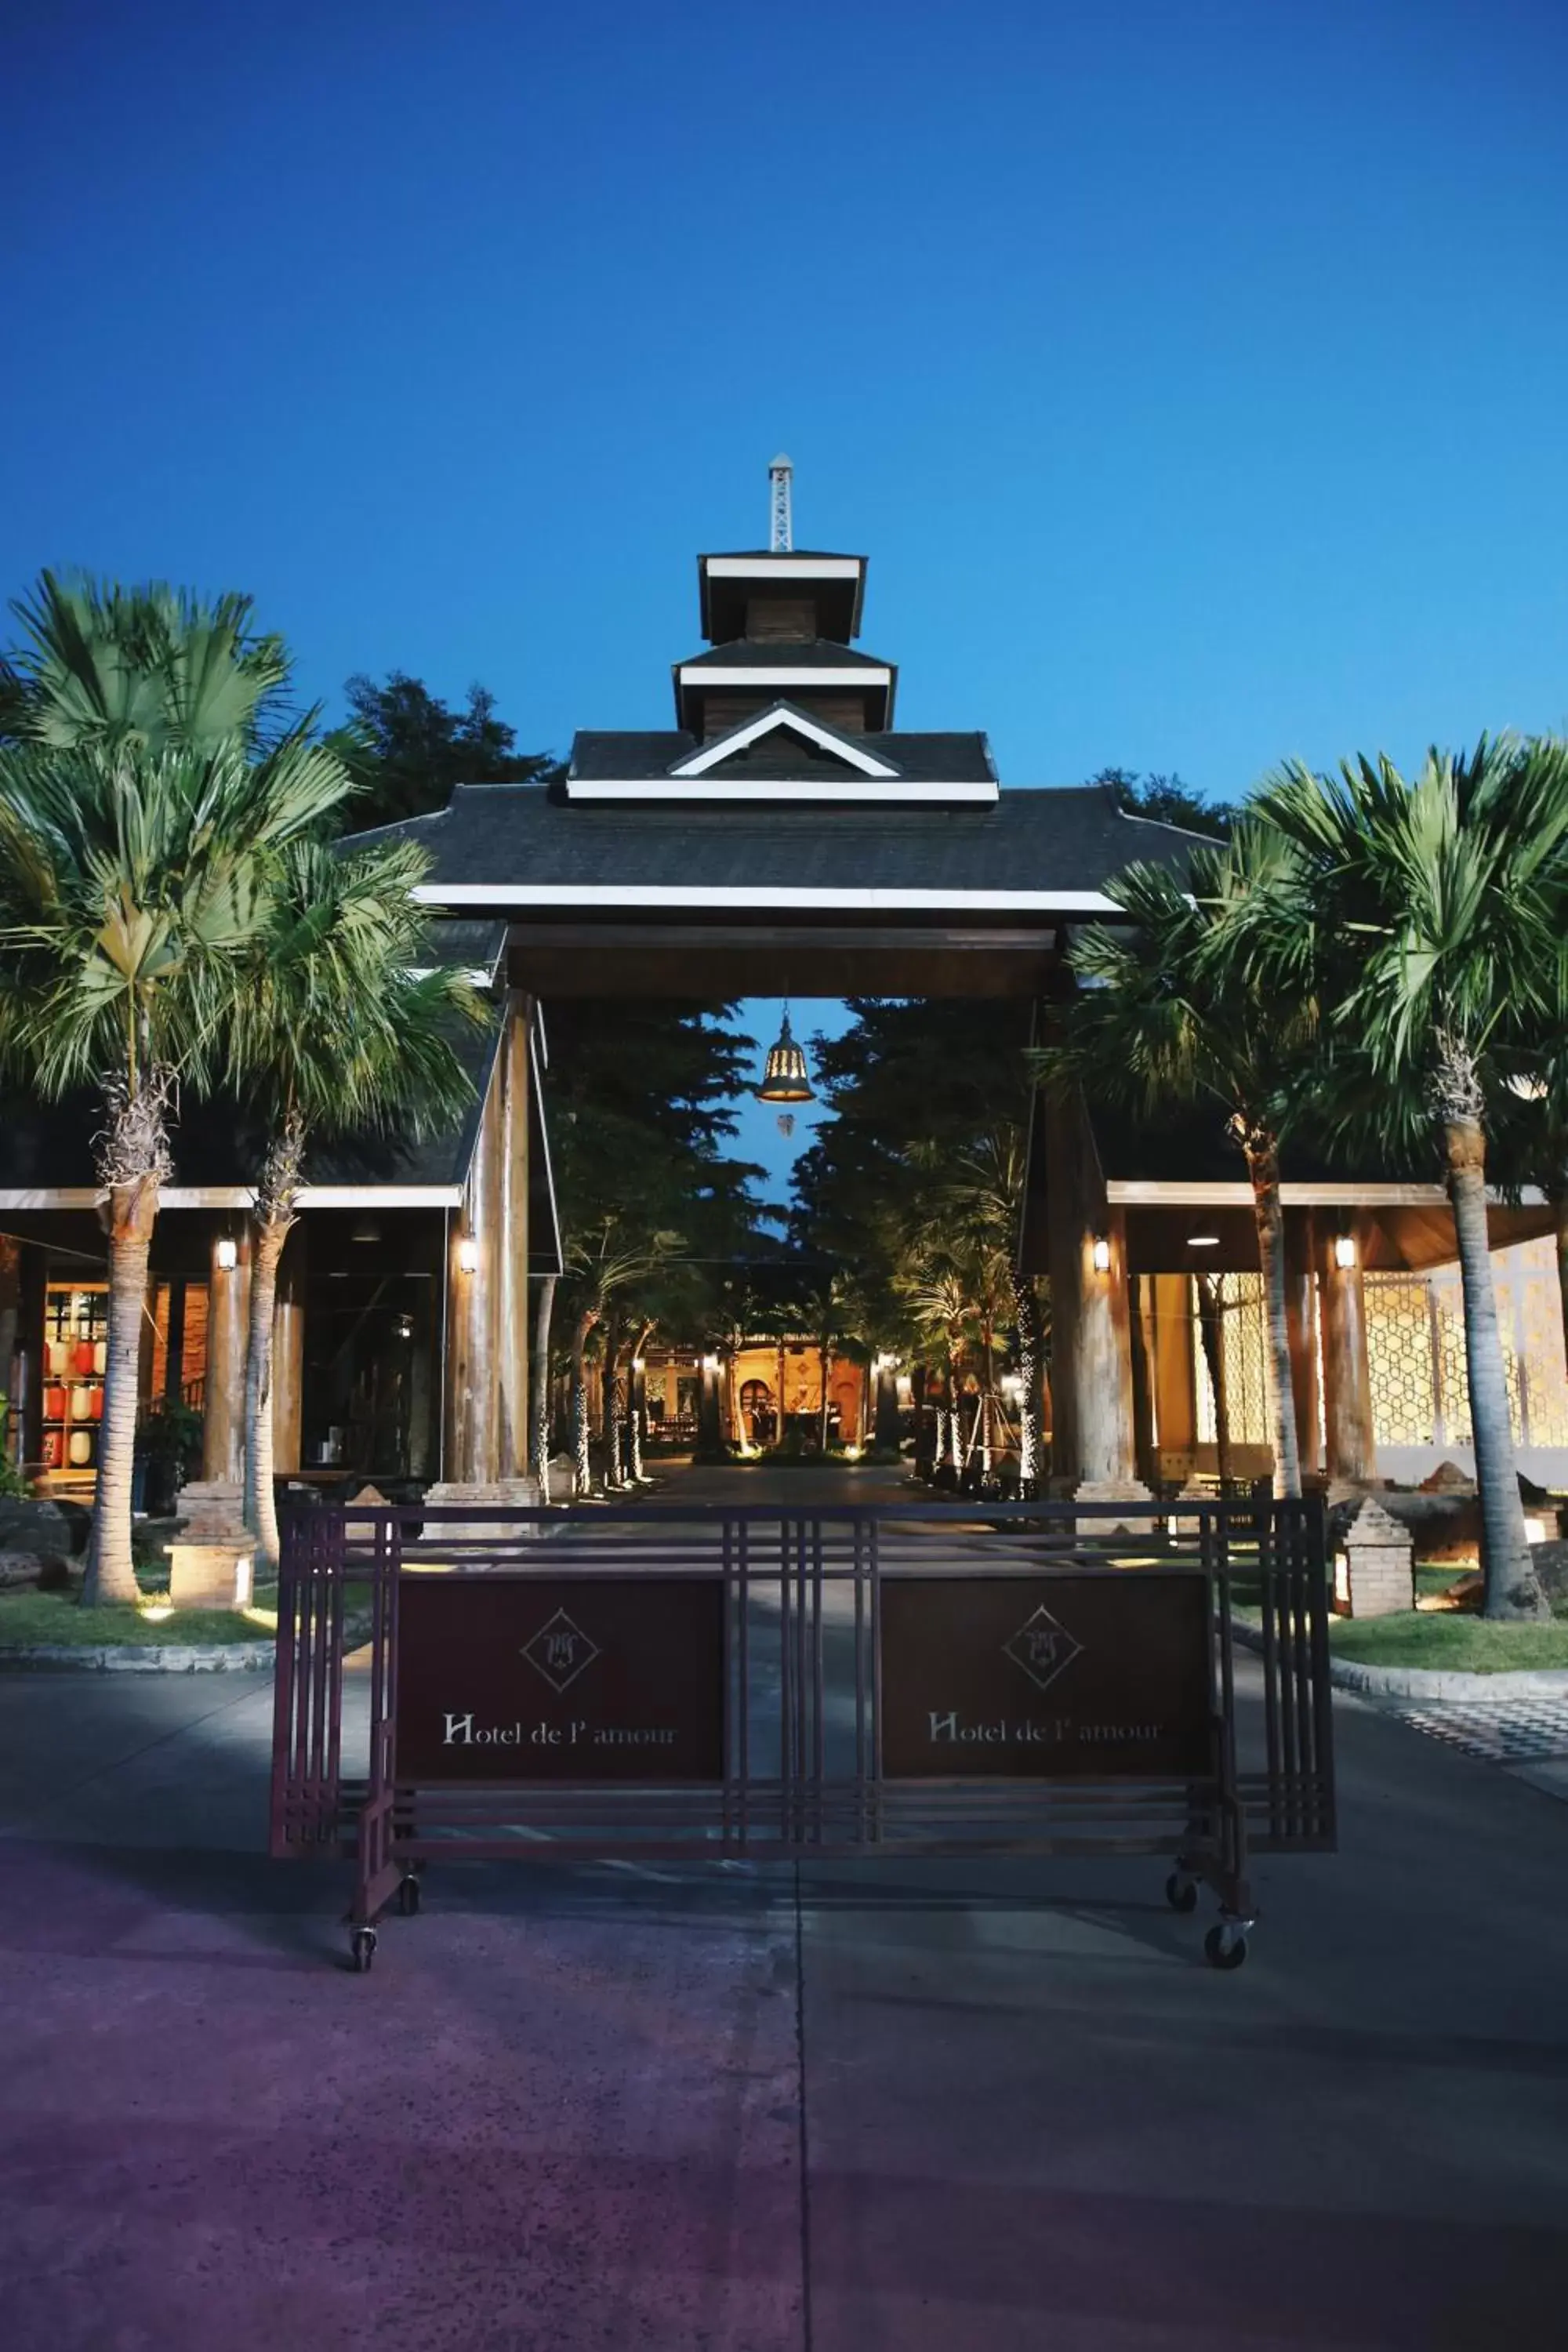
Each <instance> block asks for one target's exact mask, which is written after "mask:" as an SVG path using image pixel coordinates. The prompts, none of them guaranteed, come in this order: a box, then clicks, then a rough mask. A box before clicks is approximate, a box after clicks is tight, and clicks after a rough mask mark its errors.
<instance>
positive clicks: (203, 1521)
mask: <svg viewBox="0 0 1568 2352" xmlns="http://www.w3.org/2000/svg"><path fill="white" fill-rule="evenodd" d="M175 1508H176V1510H177V1511H178V1513H179V1517H180V1518H181V1520H182V1521H183V1522H184V1524H183V1526H182V1528H181V1529H180V1536H181V1540H182V1542H184V1543H187V1544H214V1543H237V1544H248V1543H249V1541H250V1530H249V1528H247V1526H246V1524H245V1489H244V1487H243V1486H240V1484H239V1482H238V1480H237V1479H235V1478H196V1479H193V1480H192V1482H191V1484H190V1485H189V1486H182V1487H181V1489H180V1496H179V1501H178V1503H177V1504H176V1506H175Z"/></svg>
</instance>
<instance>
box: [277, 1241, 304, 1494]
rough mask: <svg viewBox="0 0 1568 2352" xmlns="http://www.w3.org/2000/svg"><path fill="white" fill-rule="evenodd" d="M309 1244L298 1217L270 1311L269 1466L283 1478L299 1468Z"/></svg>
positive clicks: (283, 1260)
mask: <svg viewBox="0 0 1568 2352" xmlns="http://www.w3.org/2000/svg"><path fill="white" fill-rule="evenodd" d="M307 1248H308V1244H307V1241H306V1227H305V1221H304V1219H303V1218H300V1220H299V1221H298V1223H296V1224H295V1226H294V1228H293V1230H292V1232H291V1233H290V1234H289V1238H288V1240H287V1241H286V1242H285V1244H283V1257H282V1261H281V1263H280V1265H279V1268H278V1297H277V1301H276V1303H275V1305H274V1307H273V1310H272V1467H273V1469H274V1471H275V1472H276V1473H277V1474H278V1475H279V1476H283V1475H287V1474H288V1473H289V1472H291V1471H295V1470H298V1469H299V1467H300V1438H301V1434H302V1431H303V1426H304V1405H305V1265H306V1252H307Z"/></svg>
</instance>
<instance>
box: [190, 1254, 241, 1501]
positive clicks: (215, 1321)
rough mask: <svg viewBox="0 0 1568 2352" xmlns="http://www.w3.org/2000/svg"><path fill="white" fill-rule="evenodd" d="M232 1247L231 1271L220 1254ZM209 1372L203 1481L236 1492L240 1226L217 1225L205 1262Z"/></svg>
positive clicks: (238, 1472) (238, 1465)
mask: <svg viewBox="0 0 1568 2352" xmlns="http://www.w3.org/2000/svg"><path fill="white" fill-rule="evenodd" d="M226 1242H231V1243H232V1244H234V1251H235V1262H234V1264H233V1265H227V1266H226V1265H219V1264H218V1253H219V1251H220V1249H221V1248H222V1247H223V1244H225V1243H226ZM207 1268H208V1274H207V1278H208V1283H209V1288H208V1291H207V1302H208V1303H207V1371H206V1391H205V1401H204V1404H203V1411H202V1481H203V1484H204V1485H206V1486H212V1485H217V1486H237V1484H238V1483H239V1480H240V1478H241V1477H242V1475H243V1474H244V1470H245V1335H246V1321H247V1316H248V1314H249V1311H250V1234H249V1231H248V1228H247V1225H246V1223H245V1222H244V1220H243V1219H242V1218H239V1217H235V1218H234V1219H232V1220H231V1221H230V1222H229V1223H226V1224H220V1225H219V1226H218V1227H217V1228H216V1230H215V1231H214V1234H213V1236H212V1242H211V1244H210V1254H209V1256H208V1261H207Z"/></svg>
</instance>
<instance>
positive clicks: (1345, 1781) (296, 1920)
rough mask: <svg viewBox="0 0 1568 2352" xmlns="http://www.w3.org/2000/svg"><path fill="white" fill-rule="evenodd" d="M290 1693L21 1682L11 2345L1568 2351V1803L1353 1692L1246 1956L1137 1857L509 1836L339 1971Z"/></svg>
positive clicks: (183, 2350)
mask: <svg viewBox="0 0 1568 2352" xmlns="http://www.w3.org/2000/svg"><path fill="white" fill-rule="evenodd" d="M712 1475H716V1476H719V1477H723V1476H724V1475H725V1474H722V1473H718V1474H712ZM754 1475H757V1476H759V1477H762V1476H764V1475H767V1474H762V1473H758V1474H754ZM773 1475H775V1476H776V1477H777V1478H778V1480H779V1481H780V1482H781V1483H782V1481H784V1479H786V1478H787V1479H788V1481H789V1490H788V1491H789V1495H790V1496H800V1499H801V1500H802V1501H803V1502H805V1501H806V1500H807V1499H808V1496H807V1494H806V1490H805V1485H804V1483H803V1482H805V1481H807V1480H809V1479H810V1477H811V1475H812V1474H810V1473H805V1472H789V1473H778V1474H773ZM868 1475H873V1474H868ZM699 1476H700V1474H697V1473H692V1474H690V1478H691V1479H692V1480H693V1481H696V1480H697V1479H698V1478H699ZM826 1476H827V1477H828V1478H829V1479H831V1481H832V1484H833V1487H834V1491H835V1493H838V1492H842V1491H843V1476H842V1474H826ZM696 1491H697V1490H696V1489H695V1487H694V1486H693V1485H691V1484H687V1485H685V1486H683V1488H682V1492H683V1494H684V1495H689V1496H693V1498H695V1494H696ZM725 1491H726V1492H728V1491H730V1489H729V1486H728V1485H726V1487H725ZM889 1498H890V1497H889ZM758 1499H763V1496H761V1495H760V1494H759V1496H758ZM767 1499H770V1500H772V1499H774V1497H773V1496H772V1495H771V1494H770V1495H769V1496H767ZM809 1499H816V1496H812V1497H810V1498H809ZM824 1499H826V1497H824ZM269 1704H270V1702H269V1694H268V1691H267V1690H266V1689H265V1688H264V1687H262V1686H261V1685H260V1683H259V1682H258V1680H253V1679H252V1678H251V1677H249V1676H242V1675H235V1676H228V1675H223V1676H201V1675H197V1676H186V1675H181V1676H170V1677H153V1676H136V1677H133V1678H131V1679H128V1680H127V1679H121V1678H119V1677H114V1676H102V1675H48V1676H45V1675H36V1676H29V1675H22V1674H10V1675H0V1822H3V1824H4V1831H3V1836H0V1858H3V1860H4V1864H5V1871H4V1885H5V1895H6V1900H5V1909H4V1913H3V1915H0V2001H3V2004H4V2015H5V2069H4V2074H3V2076H0V2083H3V2088H0V2191H3V2194H0V2283H3V2284H0V2344H3V2345H4V2346H5V2352H143V2347H145V2348H146V2352H152V2347H157V2348H158V2352H211V2347H215V2346H220V2345H221V2346H222V2347H224V2352H361V2347H364V2348H365V2352H368V2347H371V2346H372V2345H373V2344H374V2346H375V2347H380V2352H415V2347H419V2352H459V2347H461V2352H532V2347H539V2352H545V2347H549V2348H550V2352H577V2347H603V2352H621V2348H622V2347H657V2352H678V2348H679V2352H689V2347H713V2352H720V2348H721V2347H735V2352H806V2347H812V2352H884V2347H885V2352H894V2348H895V2347H897V2352H926V2347H938V2346H940V2347H943V2352H969V2347H977V2352H978V2347H985V2352H1042V2348H1043V2347H1049V2352H1200V2347H1201V2352H1213V2348H1214V2347H1221V2346H1223V2347H1247V2352H1264V2347H1269V2352H1284V2347H1290V2352H1302V2347H1318V2346H1321V2347H1347V2352H1348V2347H1355V2352H1367V2347H1380V2352H1381V2347H1399V2352H1447V2347H1456V2352H1457V2348H1458V2347H1478V2352H1479V2347H1487V2352H1492V2347H1499V2348H1500V2347H1508V2348H1509V2352H1527V2348H1528V2347H1542V2352H1545V2348H1546V2347H1558V2346H1560V2345H1561V2344H1562V2343H1563V2342H1564V2341H1568V2000H1565V1999H1564V1990H1563V1989H1564V1987H1565V1986H1568V1900H1565V1899H1564V1895H1563V1889H1564V1886H1565V1885H1568V1805H1564V1804H1563V1803H1561V1802H1557V1801H1553V1800H1552V1797H1550V1796H1548V1795H1547V1794H1545V1793H1543V1792H1542V1790H1538V1789H1535V1788H1532V1787H1530V1786H1528V1785H1525V1784H1523V1783H1521V1781H1519V1780H1516V1779H1513V1778H1511V1777H1510V1776H1509V1774H1508V1773H1507V1772H1506V1771H1504V1770H1501V1769H1498V1768H1497V1767H1496V1766H1495V1765H1489V1764H1487V1763H1485V1762H1483V1761H1479V1760H1477V1759H1473V1758H1471V1757H1469V1756H1467V1755H1465V1754H1463V1753H1460V1752H1458V1751H1457V1750H1454V1749H1451V1748H1447V1747H1446V1746H1444V1745H1442V1744H1440V1743H1438V1742H1437V1741H1435V1740H1432V1739H1426V1738H1418V1737H1416V1736H1415V1734H1414V1733H1413V1732H1412V1731H1411V1730H1409V1729H1408V1728H1406V1727H1405V1726H1404V1725H1402V1724H1401V1723H1399V1722H1397V1721H1395V1720H1394V1719H1393V1718H1392V1717H1388V1716H1385V1715H1382V1714H1379V1713H1377V1712H1376V1711H1374V1710H1373V1709H1371V1708H1369V1707H1367V1706H1363V1705H1361V1704H1359V1703H1357V1702H1355V1701H1353V1700H1346V1701H1342V1703H1341V1706H1340V1710H1339V1727H1340V1757H1341V1780H1342V1800H1343V1843H1344V1851H1343V1853H1342V1854H1341V1855H1340V1856H1339V1857H1337V1858H1330V1857H1323V1858H1310V1859H1308V1860H1304V1861H1303V1860H1280V1861H1276V1862H1272V1863H1265V1864H1263V1865H1262V1866H1261V1868H1260V1870H1259V1872H1258V1881H1259V1894H1260V1898H1261V1904H1262V1908H1263V1918H1262V1923H1261V1925H1260V1927H1259V1929H1258V1935H1257V1937H1256V1938H1255V1942H1254V1947H1253V1956H1252V1958H1251V1959H1250V1960H1249V1962H1248V1965H1247V1968H1246V1969H1243V1970H1242V1971H1241V1972H1240V1973H1239V1974H1238V1975H1236V1976H1230V1977H1225V1976H1217V1975H1215V1974H1214V1973H1213V1972H1211V1971H1210V1970H1209V1969H1206V1968H1205V1966H1204V1964H1203V1961H1202V1959H1201V1957H1200V1954H1199V1945H1200V1940H1201V1929H1202V1925H1203V1921H1202V1917H1201V1916H1200V1918H1199V1919H1198V1920H1196V1921H1193V1920H1184V1919H1179V1918H1177V1917H1175V1916H1173V1914H1172V1913H1171V1912H1169V1911H1168V1910H1167V1908H1166V1907H1165V1905H1164V1903H1163V1897H1162V1892H1161V1881H1162V1878H1163V1871H1162V1869H1161V1867H1160V1866H1159V1865H1158V1864H1154V1863H1149V1864H1143V1863H1100V1864H1092V1863H1079V1864H985V1865H981V1864H920V1863H918V1862H912V1861H889V1862H883V1863H880V1864H843V1865H834V1866H816V1867H810V1868H803V1869H802V1870H801V1871H799V1872H798V1873H796V1872H795V1871H794V1870H791V1869H787V1868H780V1869H776V1870H766V1869H761V1868H756V1867H752V1866H746V1867H735V1868H724V1867H715V1868H710V1869H700V1868H692V1869H675V1868H671V1867H668V1866H665V1865H660V1866H659V1867H657V1868H655V1867H632V1866H623V1867H601V1868H567V1867H564V1866H561V1865H554V1866H534V1867H530V1866H529V1864H528V1863H527V1862H526V1861H524V1860H520V1861H519V1863H517V1864H505V1865H499V1864H498V1865H468V1866H466V1867H456V1868H451V1869H448V1870H446V1871H439V1872H433V1873H432V1874H431V1876H430V1879H429V1882H428V1904H427V1908H426V1911H425V1913H424V1915H423V1916H420V1917H419V1918H417V1919H415V1920H409V1921H401V1920H393V1921H392V1922H390V1923H389V1925H388V1927H387V1928H386V1930H385V1932H384V1936H383V1938H382V1952H381V1956H380V1958H378V1961H377V1965H376V1969H375V1970H374V1972H373V1974H372V1975H371V1976H369V1977H368V1978H357V1977H354V1976H353V1975H351V1974H349V1973H348V1972H347V1971H346V1970H345V1969H344V1968H343V1967H342V1956H343V1945H342V1929H341V1927H340V1925H339V1920H340V1916H341V1913H342V1904H343V1899H344V1895H345V1891H346V1878H345V1874H344V1873H343V1872H342V1869H341V1868H338V1867H336V1866H327V1865H314V1864H293V1865H288V1864H270V1863H268V1861H267V1860H266V1859H265V1857H264V1855H263V1854H262V1853H261V1851H260V1847H261V1842H262V1835H263V1812H264V1795H265V1778H266V1761H267V1749H268V1730H269Z"/></svg>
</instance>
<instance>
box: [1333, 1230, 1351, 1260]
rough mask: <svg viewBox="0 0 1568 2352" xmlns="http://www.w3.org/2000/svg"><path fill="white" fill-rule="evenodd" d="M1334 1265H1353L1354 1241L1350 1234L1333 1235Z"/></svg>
mask: <svg viewBox="0 0 1568 2352" xmlns="http://www.w3.org/2000/svg"><path fill="white" fill-rule="evenodd" d="M1334 1264H1335V1265H1354V1264H1355V1240H1354V1237H1353V1235H1352V1234H1335V1235H1334Z"/></svg>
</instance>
